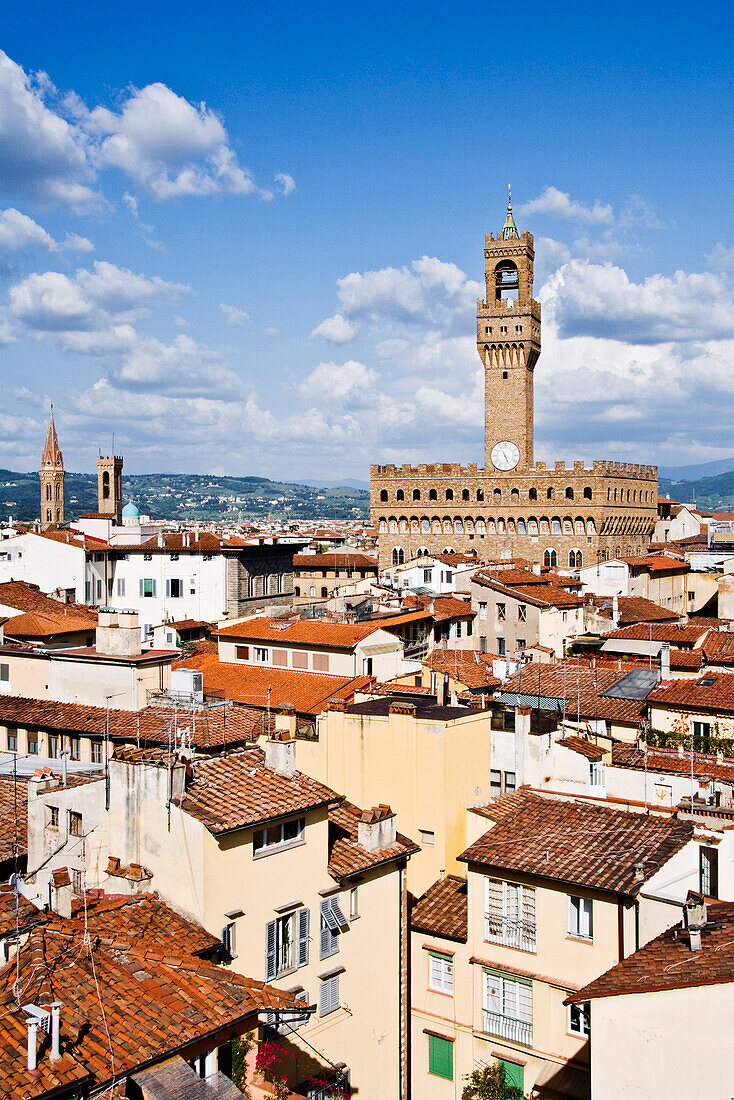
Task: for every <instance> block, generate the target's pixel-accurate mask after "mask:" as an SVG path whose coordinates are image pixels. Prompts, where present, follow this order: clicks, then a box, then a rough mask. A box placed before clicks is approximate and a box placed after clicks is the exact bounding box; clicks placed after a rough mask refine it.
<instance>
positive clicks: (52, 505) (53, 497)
mask: <svg viewBox="0 0 734 1100" xmlns="http://www.w3.org/2000/svg"><path fill="white" fill-rule="evenodd" d="M38 476H39V478H40V479H41V530H42V531H45V530H46V529H47V528H49V527H53V526H55V525H57V524H60V523H63V522H64V457H63V455H62V454H61V448H60V447H59V441H58V439H57V437H56V427H55V425H54V410H53V405H52V406H51V416H50V417H49V421H48V434H47V435H46V446H45V447H44V448H43V456H42V458H41V469H40V470H39V471H38Z"/></svg>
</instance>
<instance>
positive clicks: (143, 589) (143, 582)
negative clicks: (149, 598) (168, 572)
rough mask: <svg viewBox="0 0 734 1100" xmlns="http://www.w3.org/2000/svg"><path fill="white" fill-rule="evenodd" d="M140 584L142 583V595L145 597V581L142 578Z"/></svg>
mask: <svg viewBox="0 0 734 1100" xmlns="http://www.w3.org/2000/svg"><path fill="white" fill-rule="evenodd" d="M139 583H140V595H141V596H144V595H145V581H144V580H143V578H142V577H141V578H140V582H139Z"/></svg>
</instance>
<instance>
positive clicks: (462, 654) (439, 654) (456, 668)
mask: <svg viewBox="0 0 734 1100" xmlns="http://www.w3.org/2000/svg"><path fill="white" fill-rule="evenodd" d="M492 660H493V657H492V655H491V654H488V653H479V651H478V650H476V649H434V650H432V651H431V653H429V654H428V656H427V657H426V658H425V660H424V662H423V667H424V668H428V669H430V670H431V671H432V672H437V673H439V674H440V675H441V676H443V675H448V676H451V677H453V678H454V679H455V680H457V681H458V682H459V683H460V684H463V685H464V686H465V687H467V688H469V689H470V690H472V689H473V690H477V689H480V688H487V687H497V686H499V685H500V684H501V682H502V681H501V680H499V679H497V677H496V676H495V675H494V674H493V672H492Z"/></svg>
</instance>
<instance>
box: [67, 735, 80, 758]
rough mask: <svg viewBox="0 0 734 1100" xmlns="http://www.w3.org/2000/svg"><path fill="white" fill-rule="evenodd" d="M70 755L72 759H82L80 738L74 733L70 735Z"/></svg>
mask: <svg viewBox="0 0 734 1100" xmlns="http://www.w3.org/2000/svg"><path fill="white" fill-rule="evenodd" d="M69 756H70V757H71V759H72V760H81V751H80V742H79V738H78V737H76V736H74V735H70V736H69Z"/></svg>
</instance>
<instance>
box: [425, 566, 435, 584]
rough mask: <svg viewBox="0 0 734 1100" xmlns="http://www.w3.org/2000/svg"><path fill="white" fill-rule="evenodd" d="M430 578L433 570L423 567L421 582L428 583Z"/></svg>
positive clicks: (431, 578)
mask: <svg viewBox="0 0 734 1100" xmlns="http://www.w3.org/2000/svg"><path fill="white" fill-rule="evenodd" d="M432 580H433V570H432V569H424V570H423V583H424V584H430V583H431V581H432Z"/></svg>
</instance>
